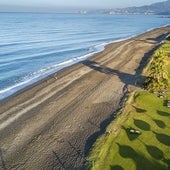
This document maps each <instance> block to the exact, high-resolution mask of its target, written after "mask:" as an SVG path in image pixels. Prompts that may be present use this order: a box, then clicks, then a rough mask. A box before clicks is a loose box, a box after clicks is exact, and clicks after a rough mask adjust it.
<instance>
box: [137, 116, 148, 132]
mask: <svg viewBox="0 0 170 170" xmlns="http://www.w3.org/2000/svg"><path fill="white" fill-rule="evenodd" d="M134 124H135V126H136V127H138V128H140V129H141V130H145V131H149V130H150V125H149V124H148V123H146V122H145V121H143V120H139V119H134Z"/></svg>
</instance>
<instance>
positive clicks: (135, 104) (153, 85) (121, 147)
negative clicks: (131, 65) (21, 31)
mask: <svg viewBox="0 0 170 170" xmlns="http://www.w3.org/2000/svg"><path fill="white" fill-rule="evenodd" d="M147 68H148V69H147V73H146V74H145V75H146V80H145V86H146V88H147V90H148V91H146V90H142V89H141V90H138V91H136V92H133V93H131V94H130V96H129V99H128V101H127V102H126V106H125V107H124V109H123V111H122V113H121V114H119V116H118V117H117V118H116V119H115V120H114V121H113V122H112V123H111V124H110V125H109V126H108V127H107V130H106V132H105V134H103V135H102V136H101V137H100V138H99V139H98V140H97V141H96V142H95V144H94V145H93V148H92V150H91V152H90V154H89V156H88V158H87V169H92V170H100V169H102V170H112V169H113V170H128V169H129V170H136V169H137V170H144V169H145V170H150V169H154V170H167V169H170V135H169V134H170V125H169V121H170V108H169V106H168V103H169V100H170V90H169V89H170V85H169V81H170V42H169V41H166V42H165V43H164V44H163V45H162V46H161V47H160V48H159V49H158V50H157V51H156V52H155V53H154V55H153V57H152V59H151V61H150V63H149V66H148V67H147ZM153 70H156V72H154V71H153ZM155 73H156V74H155ZM149 91H150V92H151V91H152V92H154V93H150V92H149Z"/></svg>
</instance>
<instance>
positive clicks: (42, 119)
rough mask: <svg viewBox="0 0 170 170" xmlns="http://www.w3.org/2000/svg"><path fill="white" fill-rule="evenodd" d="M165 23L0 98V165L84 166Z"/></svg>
mask: <svg viewBox="0 0 170 170" xmlns="http://www.w3.org/2000/svg"><path fill="white" fill-rule="evenodd" d="M168 32H170V26H167V27H163V28H158V29H154V30H152V31H149V32H146V33H144V34H142V35H139V36H137V37H134V38H131V39H128V40H125V41H121V42H116V43H112V44H109V45H107V47H106V49H105V50H104V51H103V52H101V53H98V54H96V55H94V56H93V57H91V58H89V59H87V60H85V61H82V62H80V63H77V64H75V65H73V66H70V67H68V68H65V69H63V70H61V71H59V72H57V73H55V74H53V75H51V76H49V77H48V78H46V79H44V80H42V81H40V82H38V83H36V84H34V85H32V86H30V87H28V88H26V89H24V90H22V91H20V92H18V93H17V94H15V95H13V96H11V97H9V98H7V99H6V100H3V101H1V102H0V169H2V170H7V169H24V170H42V169H48V170H51V169H56V170H58V169H69V170H71V169H83V164H84V162H85V156H86V155H87V154H88V152H89V149H90V147H91V145H92V144H93V143H94V141H95V140H96V138H97V137H98V136H99V135H100V134H101V133H104V130H105V128H106V126H107V125H108V123H109V122H110V121H111V120H113V119H114V118H113V117H114V113H115V112H116V111H117V110H118V109H119V108H120V107H121V103H122V99H123V98H124V96H125V94H126V93H127V92H128V91H131V90H133V89H134V88H137V87H138V82H137V80H138V79H139V78H140V72H141V70H142V68H143V67H144V66H145V65H146V63H147V61H148V59H149V57H150V56H151V54H152V53H153V50H154V49H155V48H157V47H158V46H159V45H160V43H161V41H162V40H163V39H164V38H165V37H166V36H167V34H168Z"/></svg>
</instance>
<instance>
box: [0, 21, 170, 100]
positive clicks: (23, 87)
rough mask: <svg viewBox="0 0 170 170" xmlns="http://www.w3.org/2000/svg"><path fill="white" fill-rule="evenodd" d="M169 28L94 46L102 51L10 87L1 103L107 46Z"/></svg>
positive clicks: (81, 57) (85, 55)
mask: <svg viewBox="0 0 170 170" xmlns="http://www.w3.org/2000/svg"><path fill="white" fill-rule="evenodd" d="M168 26H169V24H167V25H164V26H161V27H157V28H151V29H148V30H146V31H144V32H142V33H140V34H137V35H131V36H129V37H127V38H122V39H117V40H113V41H110V42H105V43H102V44H98V45H95V46H94V47H95V48H96V47H97V46H101V47H100V49H98V50H95V51H93V52H90V53H87V54H84V55H82V56H77V57H74V58H77V60H78V61H74V62H72V63H70V64H69V63H68V64H66V65H65V66H64V67H61V68H58V69H56V71H51V73H45V74H44V75H41V76H38V78H32V80H27V81H28V83H25V82H20V83H19V84H23V85H17V84H16V85H15V86H16V87H15V86H14V87H12V86H11V87H8V88H9V89H10V90H8V91H7V92H5V93H2V97H0V102H2V101H3V100H6V99H8V98H10V97H13V96H15V95H17V94H18V93H21V92H22V91H24V90H26V89H27V88H29V87H31V86H34V85H36V84H37V83H39V82H41V81H43V80H44V79H48V78H49V77H51V76H52V75H53V74H57V73H58V72H60V71H62V70H63V69H66V68H67V67H71V66H74V65H75V64H78V63H81V62H82V61H84V60H88V59H89V58H91V57H93V56H95V55H96V54H99V53H101V52H102V51H104V50H105V48H107V46H108V45H110V44H113V43H118V42H123V41H126V40H130V39H132V38H135V37H138V36H140V35H142V34H145V33H147V32H150V31H153V30H155V29H160V28H165V27H168ZM74 58H72V59H70V60H74ZM68 61H69V60H66V61H64V62H63V63H65V62H66V63H67V62H68ZM59 64H60V63H59ZM8 88H7V89H8ZM3 90H6V89H3ZM11 90H12V91H14V92H10V91H11ZM8 93H9V94H8Z"/></svg>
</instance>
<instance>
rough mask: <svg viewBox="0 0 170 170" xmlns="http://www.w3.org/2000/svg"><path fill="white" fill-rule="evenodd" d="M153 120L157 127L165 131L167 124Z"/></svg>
mask: <svg viewBox="0 0 170 170" xmlns="http://www.w3.org/2000/svg"><path fill="white" fill-rule="evenodd" d="M152 120H153V121H154V122H155V123H156V125H157V126H158V127H159V128H162V129H164V128H165V127H166V124H165V123H164V122H163V121H162V120H158V119H152Z"/></svg>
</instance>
